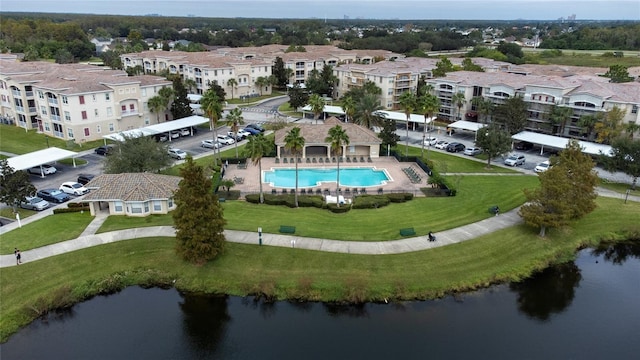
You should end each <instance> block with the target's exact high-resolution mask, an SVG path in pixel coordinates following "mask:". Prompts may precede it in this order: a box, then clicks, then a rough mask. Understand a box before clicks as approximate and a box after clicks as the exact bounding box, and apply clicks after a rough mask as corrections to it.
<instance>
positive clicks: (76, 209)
mask: <svg viewBox="0 0 640 360" xmlns="http://www.w3.org/2000/svg"><path fill="white" fill-rule="evenodd" d="M81 211H89V205H86V206H75V205H74V206H71V204H69V207H68V208H60V209H53V213H54V214H64V213H72V212H81Z"/></svg>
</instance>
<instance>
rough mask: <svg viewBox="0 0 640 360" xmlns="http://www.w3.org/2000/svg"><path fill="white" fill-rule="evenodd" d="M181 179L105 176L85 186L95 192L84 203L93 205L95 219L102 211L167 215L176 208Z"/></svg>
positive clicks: (110, 213)
mask: <svg viewBox="0 0 640 360" xmlns="http://www.w3.org/2000/svg"><path fill="white" fill-rule="evenodd" d="M180 180H182V178H181V177H179V176H170V175H159V174H149V173H124V174H104V175H100V176H96V177H95V178H94V179H92V180H91V181H90V182H88V183H87V184H86V185H85V186H86V187H87V188H88V189H91V192H89V194H87V195H85V197H84V198H83V202H87V203H89V209H90V210H91V215H94V216H95V215H96V213H97V212H100V211H108V212H109V215H126V216H140V217H143V216H148V215H151V214H167V213H168V212H169V211H171V210H173V209H175V208H176V205H175V203H174V202H173V194H174V192H175V191H176V190H178V184H179V183H180Z"/></svg>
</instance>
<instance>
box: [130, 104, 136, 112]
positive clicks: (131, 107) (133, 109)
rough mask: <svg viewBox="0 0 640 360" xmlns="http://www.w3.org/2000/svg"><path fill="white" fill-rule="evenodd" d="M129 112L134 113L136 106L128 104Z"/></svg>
mask: <svg viewBox="0 0 640 360" xmlns="http://www.w3.org/2000/svg"><path fill="white" fill-rule="evenodd" d="M129 110H131V112H134V111H135V110H136V106H135V105H134V104H129Z"/></svg>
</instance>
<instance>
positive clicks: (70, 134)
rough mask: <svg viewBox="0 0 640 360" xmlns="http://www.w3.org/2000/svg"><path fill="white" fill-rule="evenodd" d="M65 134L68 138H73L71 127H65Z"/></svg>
mask: <svg viewBox="0 0 640 360" xmlns="http://www.w3.org/2000/svg"><path fill="white" fill-rule="evenodd" d="M67 136H68V137H69V139H73V129H72V128H67Z"/></svg>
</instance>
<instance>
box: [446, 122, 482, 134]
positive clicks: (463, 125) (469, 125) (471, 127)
mask: <svg viewBox="0 0 640 360" xmlns="http://www.w3.org/2000/svg"><path fill="white" fill-rule="evenodd" d="M485 126H486V125H485V124H481V123H477V122H472V121H464V120H460V121H456V122H454V123H452V124H449V127H450V128H454V129H460V130H468V131H475V132H478V130H480V129H482V128H483V127H485Z"/></svg>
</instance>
